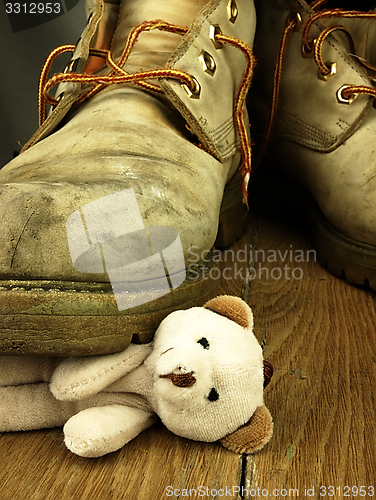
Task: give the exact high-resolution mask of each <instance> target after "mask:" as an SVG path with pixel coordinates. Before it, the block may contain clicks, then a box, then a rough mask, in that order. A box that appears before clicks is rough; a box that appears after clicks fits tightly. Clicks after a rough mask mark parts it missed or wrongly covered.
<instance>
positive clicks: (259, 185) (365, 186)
mask: <svg viewBox="0 0 376 500" xmlns="http://www.w3.org/2000/svg"><path fill="white" fill-rule="evenodd" d="M337 3H338V4H341V2H337ZM325 4H327V2H325V1H323V0H321V1H316V2H313V3H312V4H311V5H308V4H307V3H306V2H304V1H301V0H257V1H256V2H255V5H256V12H257V19H258V24H257V33H256V39H255V46H254V47H255V48H254V50H255V56H256V58H257V60H258V66H257V68H256V70H255V75H254V80H253V84H252V92H251V93H250V96H249V108H250V109H251V112H252V132H253V138H254V142H256V143H257V145H258V146H259V148H260V149H261V156H262V161H261V162H260V163H259V164H258V166H257V167H256V174H255V177H254V183H253V184H252V192H251V193H252V195H251V196H250V200H252V201H253V202H254V205H253V206H255V207H256V208H261V207H265V208H266V207H267V208H268V209H269V214H270V215H272V216H274V215H276V214H281V213H282V211H283V207H286V206H290V207H293V208H294V209H296V210H297V211H299V212H300V214H302V215H303V216H304V217H305V218H306V220H307V221H308V222H309V224H310V226H311V229H312V235H313V239H314V242H315V245H316V250H317V256H318V259H319V260H320V262H321V263H322V264H323V265H324V266H326V267H327V268H328V269H329V270H330V271H331V272H332V273H334V274H336V275H338V276H343V277H346V278H347V279H348V280H349V281H350V282H352V283H355V284H360V285H368V284H369V285H370V286H371V288H372V289H374V290H376V155H375V148H374V142H375V133H376V110H375V107H374V97H375V95H376V92H375V88H374V83H375V76H376V68H375V66H376V58H375V51H374V48H375V43H376V13H375V12H369V13H365V12H356V11H354V10H353V11H346V10H343V9H342V10H341V9H338V8H335V9H331V10H329V9H328V8H327V7H328V5H325ZM333 4H334V7H335V3H334V2H331V5H333ZM357 5H358V4H357V3H356V2H353V8H356V7H357ZM263 137H264V138H265V140H264V142H263V140H262V138H263Z"/></svg>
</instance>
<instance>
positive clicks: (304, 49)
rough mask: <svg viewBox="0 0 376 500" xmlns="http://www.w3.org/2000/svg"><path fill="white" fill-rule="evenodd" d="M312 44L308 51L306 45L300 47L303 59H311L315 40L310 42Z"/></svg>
mask: <svg viewBox="0 0 376 500" xmlns="http://www.w3.org/2000/svg"><path fill="white" fill-rule="evenodd" d="M312 44H313V47H312V49H309V48H308V47H307V46H306V45H302V54H303V57H305V58H306V59H308V58H310V59H312V58H313V50H314V46H315V44H316V38H315V39H314V40H312Z"/></svg>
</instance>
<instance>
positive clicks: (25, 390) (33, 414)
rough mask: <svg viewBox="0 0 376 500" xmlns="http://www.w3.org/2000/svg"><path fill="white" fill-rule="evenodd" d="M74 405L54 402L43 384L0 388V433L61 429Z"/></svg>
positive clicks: (71, 413)
mask: <svg viewBox="0 0 376 500" xmlns="http://www.w3.org/2000/svg"><path fill="white" fill-rule="evenodd" d="M77 411H78V408H77V404H76V403H72V402H65V401H64V402H62V401H58V400H57V399H55V398H54V397H53V395H52V393H51V391H50V390H49V385H48V384H47V383H40V384H25V385H19V386H8V387H0V432H9V431H28V430H33V429H45V428H51V427H61V426H63V425H64V423H65V422H66V421H67V420H68V419H69V418H70V417H71V416H72V415H74V413H76V412H77Z"/></svg>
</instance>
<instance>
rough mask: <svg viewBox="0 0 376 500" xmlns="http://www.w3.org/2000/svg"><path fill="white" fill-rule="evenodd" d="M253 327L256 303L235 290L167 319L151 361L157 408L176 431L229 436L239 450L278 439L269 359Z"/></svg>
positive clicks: (207, 437) (196, 436) (209, 437)
mask: <svg viewBox="0 0 376 500" xmlns="http://www.w3.org/2000/svg"><path fill="white" fill-rule="evenodd" d="M252 330H253V315H252V311H251V309H250V308H249V306H248V305H247V304H246V303H245V302H244V301H242V300H241V299H239V298H236V297H229V296H220V297H217V298H215V299H213V300H211V301H209V302H208V303H206V304H205V305H204V306H203V307H193V308H191V309H188V310H185V311H176V312H174V313H171V314H170V315H169V316H167V317H166V318H165V319H164V320H163V321H162V323H161V324H160V326H159V328H158V330H157V331H156V334H155V337H154V341H153V351H152V353H151V355H150V356H149V358H148V359H147V360H146V361H145V365H146V368H147V369H148V370H149V372H150V373H151V374H152V375H153V380H154V390H153V394H154V395H153V406H154V407H155V411H156V413H157V414H158V415H159V417H160V418H161V420H162V422H163V423H164V425H165V426H166V427H167V428H168V429H170V430H171V431H172V432H174V433H175V434H176V435H178V436H181V437H186V438H189V439H193V440H197V441H207V442H211V441H217V440H221V441H222V444H224V446H226V447H228V448H230V449H232V450H233V451H237V452H244V451H247V452H253V451H256V450H258V449H261V448H262V447H263V445H264V444H265V443H266V442H267V441H268V440H269V439H270V437H271V434H272V420H271V417H270V414H269V412H268V410H267V409H266V407H265V405H264V400H263V389H264V362H263V357H262V350H261V347H260V345H259V343H258V341H257V339H256V337H255V336H254V334H253V331H252Z"/></svg>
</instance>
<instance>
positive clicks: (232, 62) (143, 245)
mask: <svg viewBox="0 0 376 500" xmlns="http://www.w3.org/2000/svg"><path fill="white" fill-rule="evenodd" d="M88 11H89V12H88V13H89V21H88V24H87V26H86V28H85V30H84V32H83V35H82V37H81V39H80V40H79V42H78V43H77V46H76V47H75V48H74V47H72V46H64V47H62V48H59V49H56V50H55V51H54V52H53V53H52V54H51V56H50V57H49V58H48V60H47V62H46V65H45V67H44V69H43V71H42V75H41V82H40V90H41V96H40V115H41V126H40V128H39V130H38V131H37V132H36V134H35V135H34V137H33V138H32V139H31V140H30V141H29V143H28V144H27V145H26V146H25V147H24V148H23V151H22V152H21V154H20V155H19V157H17V158H16V159H15V160H13V161H12V162H11V163H9V164H8V165H7V166H5V167H4V168H3V169H2V170H1V172H0V183H1V184H0V207H2V208H1V211H2V214H1V217H0V225H1V235H2V248H1V250H0V351H1V352H2V353H13V354H37V355H44V354H48V355H64V356H66V355H91V354H104V353H110V352H115V351H120V350H122V349H124V348H126V347H127V345H128V344H129V342H130V341H131V340H132V339H133V341H135V342H149V341H150V340H151V338H152V336H153V333H154V331H155V329H156V327H157V326H158V324H159V322H160V321H161V319H163V317H164V316H166V315H167V314H168V313H169V312H170V311H172V310H173V309H177V308H186V307H188V306H193V305H199V304H202V303H203V302H204V301H205V300H206V299H207V298H209V297H211V296H213V295H215V294H216V293H217V290H216V287H217V284H218V277H219V276H218V273H211V270H212V268H213V267H215V266H216V262H215V260H216V259H215V258H214V257H215V255H216V254H215V253H214V257H213V252H211V249H212V248H213V245H214V243H215V241H216V240H217V244H218V245H222V246H226V245H228V244H230V243H232V242H233V241H234V240H235V238H237V237H238V236H240V234H241V232H242V229H243V227H244V213H245V204H244V201H245V199H244V198H245V194H246V185H247V180H248V178H249V154H250V147H249V139H248V135H249V130H248V125H247V117H246V112H245V97H246V94H247V89H248V87H249V83H250V79H251V75H252V68H253V60H252V52H251V46H252V43H253V37H254V31H255V21H256V19H255V11H254V4H253V1H250V0H230V1H229V0H210V1H209V2H207V1H206V0H196V1H192V0H184V1H183V0H168V1H167V0H165V1H163V2H157V1H155V0H122V1H121V2H120V1H119V2H118V1H117V0H109V1H108V2H103V0H98V1H97V2H96V3H95V4H90V3H88ZM73 50H74V53H73V57H72V60H71V62H70V64H69V65H68V67H67V69H66V71H65V73H62V74H57V75H54V76H53V77H52V78H48V69H49V67H50V65H51V63H52V60H53V58H54V57H55V56H56V55H59V54H61V53H64V52H67V51H73ZM57 85H58V88H57V91H56V94H55V96H54V97H52V93H53V91H52V90H51V89H52V88H53V87H55V86H57ZM43 99H45V100H46V101H47V103H49V104H51V105H52V110H50V112H49V114H48V116H47V117H46V112H45V106H44V104H45V103H44V102H43ZM224 192H225V195H224Z"/></svg>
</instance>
